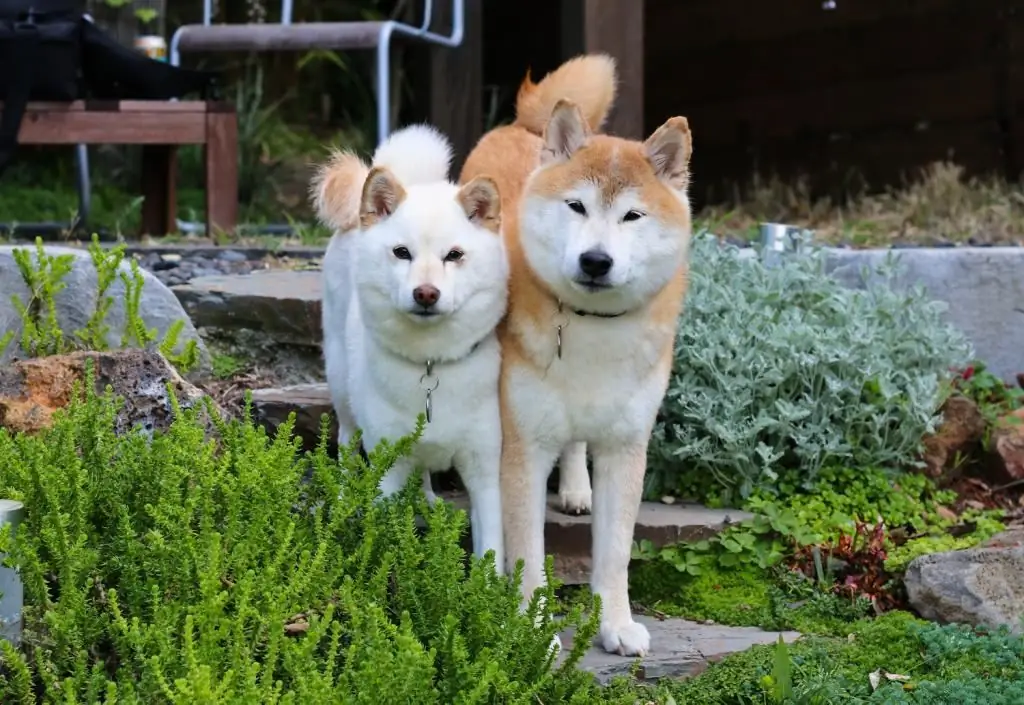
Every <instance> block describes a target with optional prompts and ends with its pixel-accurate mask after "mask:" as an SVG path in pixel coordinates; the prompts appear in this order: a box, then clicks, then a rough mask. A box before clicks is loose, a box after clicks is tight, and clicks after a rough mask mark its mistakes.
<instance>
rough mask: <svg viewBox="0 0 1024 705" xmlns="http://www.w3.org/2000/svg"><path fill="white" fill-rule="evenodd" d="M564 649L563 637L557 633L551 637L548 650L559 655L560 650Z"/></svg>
mask: <svg viewBox="0 0 1024 705" xmlns="http://www.w3.org/2000/svg"><path fill="white" fill-rule="evenodd" d="M561 650H562V639H561V637H559V636H558V635H557V634H555V635H554V636H553V637H551V643H550V644H549V645H548V651H549V652H551V653H553V654H554V655H555V656H558V652H559V651H561Z"/></svg>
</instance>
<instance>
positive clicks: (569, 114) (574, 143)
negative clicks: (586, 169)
mask: <svg viewBox="0 0 1024 705" xmlns="http://www.w3.org/2000/svg"><path fill="white" fill-rule="evenodd" d="M589 138H590V126H589V125H587V121H586V120H584V119H583V113H581V112H580V109H579V107H577V105H576V104H575V103H573V102H572V101H569V100H560V101H558V103H556V104H555V109H554V110H552V111H551V119H550V120H548V124H547V126H545V128H544V150H543V151H542V152H541V163H542V164H549V163H551V162H560V161H565V160H566V159H568V158H569V157H571V156H572V155H573V154H575V153H576V150H578V149H579V148H580V147H582V146H583V145H585V144H586V143H587V140H588V139H589Z"/></svg>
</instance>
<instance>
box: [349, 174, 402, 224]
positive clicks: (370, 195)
mask: <svg viewBox="0 0 1024 705" xmlns="http://www.w3.org/2000/svg"><path fill="white" fill-rule="evenodd" d="M404 200H405V189H404V188H402V184H400V183H398V179H397V178H395V175H394V174H392V173H391V170H390V169H388V168H387V167H385V166H375V167H373V168H372V169H370V173H369V175H368V176H367V177H366V182H365V183H364V184H363V189H362V196H361V198H360V205H359V224H360V225H361V226H362V228H363V229H364V230H365V229H367V228H370V227H372V226H373V225H374V224H375V223H377V222H378V221H379V220H380V219H381V218H386V217H387V216H389V215H391V214H392V213H394V212H395V211H396V210H397V209H398V206H399V205H401V203H402V201H404Z"/></svg>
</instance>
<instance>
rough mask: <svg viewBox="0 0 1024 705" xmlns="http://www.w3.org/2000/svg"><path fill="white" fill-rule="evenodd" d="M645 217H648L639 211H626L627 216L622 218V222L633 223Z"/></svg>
mask: <svg viewBox="0 0 1024 705" xmlns="http://www.w3.org/2000/svg"><path fill="white" fill-rule="evenodd" d="M645 215H646V213H641V212H640V211H637V210H629V211H626V215H624V216H622V222H623V223H631V222H633V221H634V220H640V219H641V218H643V217H644V216H645Z"/></svg>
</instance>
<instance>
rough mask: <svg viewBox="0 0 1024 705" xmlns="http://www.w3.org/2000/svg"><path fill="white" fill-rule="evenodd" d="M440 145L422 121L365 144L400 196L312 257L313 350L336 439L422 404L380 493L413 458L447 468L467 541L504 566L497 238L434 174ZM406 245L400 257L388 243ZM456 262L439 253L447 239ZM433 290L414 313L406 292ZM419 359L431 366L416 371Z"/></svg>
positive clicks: (408, 417)
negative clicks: (315, 277) (318, 301)
mask: <svg viewBox="0 0 1024 705" xmlns="http://www.w3.org/2000/svg"><path fill="white" fill-rule="evenodd" d="M449 158H450V149H449V148H448V146H447V141H446V140H444V138H443V136H441V135H440V134H439V133H437V132H436V131H435V130H433V129H429V128H425V127H420V126H416V127H413V128H407V129H405V130H402V131H400V132H397V133H395V134H394V135H393V136H392V137H391V139H390V140H389V141H388V142H387V143H385V144H384V145H382V146H381V147H380V149H378V151H377V156H376V159H375V166H378V165H384V166H387V167H388V168H389V169H390V170H391V171H392V172H393V173H394V174H395V175H396V176H397V177H398V179H399V180H400V181H401V183H402V186H403V188H404V189H405V192H406V195H405V198H404V200H403V201H402V202H401V203H400V204H399V206H398V207H397V209H396V210H395V212H394V213H392V214H390V215H389V216H386V217H384V218H383V219H382V220H380V221H379V222H377V223H376V224H374V225H372V226H371V227H369V228H368V229H366V230H357V231H354V232H350V233H338V234H336V235H335V236H334V238H332V240H331V244H330V246H329V247H328V250H327V253H326V255H325V257H324V262H323V273H324V298H323V327H324V356H325V358H326V368H327V380H328V384H329V386H330V390H331V397H332V401H333V403H334V406H335V409H336V410H337V413H338V420H339V426H340V432H339V442H345V441H347V440H348V439H349V438H350V437H351V435H352V433H353V432H354V431H355V429H356V428H357V427H358V428H360V429H362V432H363V439H364V445H365V447H367V448H372V447H373V446H375V445H376V444H377V442H378V441H379V440H380V439H381V438H389V439H396V438H398V437H401V436H404V435H406V434H408V433H409V432H411V431H412V430H413V428H414V427H415V422H416V416H417V415H418V414H420V413H423V412H424V411H425V407H426V393H425V389H424V388H425V386H433V384H434V382H435V381H436V384H437V388H436V391H434V392H433V395H432V407H433V415H432V419H431V421H430V423H428V424H427V426H426V429H425V431H424V434H423V436H422V438H421V440H420V441H419V443H418V444H417V445H416V447H415V448H414V450H413V454H412V457H410V458H407V459H403V460H402V461H400V462H399V463H398V464H397V465H396V466H395V467H394V468H393V469H392V470H391V471H390V472H389V473H388V475H387V476H386V477H385V478H384V480H383V483H382V491H383V492H384V494H385V495H388V494H392V493H394V492H396V491H398V490H400V489H401V488H402V487H403V486H404V485H405V483H406V481H407V479H408V477H409V475H410V474H411V473H412V471H413V470H414V468H415V467H416V466H422V467H423V469H424V472H425V478H424V480H425V489H427V491H428V496H429V495H431V494H432V493H430V492H429V472H430V471H444V470H447V469H449V468H451V467H453V466H454V467H455V469H456V470H457V471H458V472H459V474H460V476H461V478H462V480H463V484H464V485H465V486H466V489H467V490H468V492H469V496H470V503H471V510H470V518H471V525H472V533H473V550H474V553H476V554H477V555H483V553H484V552H486V551H487V550H489V549H493V550H494V551H495V554H496V555H495V559H496V562H497V566H498V569H499V570H502V569H503V567H504V549H503V541H502V533H501V531H502V527H501V497H500V488H499V466H500V455H501V421H500V415H499V411H498V375H499V368H500V362H501V356H500V352H499V347H498V341H497V337H496V335H495V332H494V328H495V326H496V325H497V323H498V321H499V320H500V319H501V318H502V316H503V315H504V312H505V307H506V300H507V279H508V264H507V260H506V257H505V250H504V247H503V244H502V242H501V238H500V237H499V236H498V235H497V234H495V233H493V232H490V231H488V230H485V229H484V228H482V227H480V226H478V225H476V224H475V223H473V222H471V221H470V219H469V217H468V216H467V215H466V211H465V210H464V209H463V207H462V206H461V205H460V203H459V202H458V201H457V200H456V197H457V194H458V193H459V188H458V187H457V186H455V185H453V184H451V183H449V182H448V181H447V180H446V173H447V170H448V160H449ZM398 246H403V247H406V248H408V250H409V251H410V252H411V254H412V261H407V260H402V259H399V258H397V257H396V256H395V255H394V253H393V250H394V248H396V247H398ZM456 247H457V248H459V249H460V250H461V251H462V252H464V257H463V259H462V261H460V262H458V263H453V262H447V263H446V262H444V261H443V260H444V257H445V256H446V255H447V254H448V253H449V251H451V250H452V249H453V248H456ZM422 284H432V285H433V286H435V287H437V289H439V290H440V292H441V295H440V298H439V299H438V302H437V305H436V307H435V308H436V310H437V311H438V312H439V315H436V316H433V317H431V318H428V319H424V318H422V317H418V316H416V315H414V313H413V311H414V310H415V309H416V306H415V302H414V301H413V297H412V292H413V289H415V288H416V287H417V286H419V285H422ZM428 360H432V361H433V362H434V366H433V370H432V373H433V377H432V378H431V379H427V380H423V379H422V378H423V377H424V375H425V374H426V364H427V361H428Z"/></svg>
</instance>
